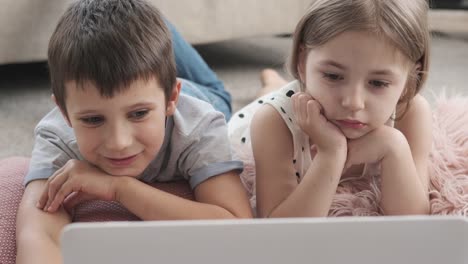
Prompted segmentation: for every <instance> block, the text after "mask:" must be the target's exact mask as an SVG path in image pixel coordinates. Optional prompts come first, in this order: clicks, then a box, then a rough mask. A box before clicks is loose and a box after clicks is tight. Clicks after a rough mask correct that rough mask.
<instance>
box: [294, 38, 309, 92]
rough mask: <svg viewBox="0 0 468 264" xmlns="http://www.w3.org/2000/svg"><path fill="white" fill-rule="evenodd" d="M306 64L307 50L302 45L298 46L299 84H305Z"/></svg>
mask: <svg viewBox="0 0 468 264" xmlns="http://www.w3.org/2000/svg"><path fill="white" fill-rule="evenodd" d="M306 63H307V50H306V48H305V46H304V45H302V44H301V45H300V46H299V51H298V53H297V66H296V67H297V73H298V75H299V79H300V81H301V83H303V84H305V81H306V80H305V76H306V74H305V72H306Z"/></svg>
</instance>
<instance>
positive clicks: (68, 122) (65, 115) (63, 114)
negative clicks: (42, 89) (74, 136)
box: [50, 94, 72, 127]
mask: <svg viewBox="0 0 468 264" xmlns="http://www.w3.org/2000/svg"><path fill="white" fill-rule="evenodd" d="M50 98H51V99H52V101H54V103H55V105H56V106H57V107H58V108H59V109H60V113H62V116H63V119H65V122H67V124H68V126H69V127H72V125H71V122H70V119H68V116H67V114H66V111H64V109H62V108H61V107H60V106H59V105H58V104H57V98H55V95H54V94H52V95H51V96H50Z"/></svg>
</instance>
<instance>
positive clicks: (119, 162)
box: [106, 154, 139, 167]
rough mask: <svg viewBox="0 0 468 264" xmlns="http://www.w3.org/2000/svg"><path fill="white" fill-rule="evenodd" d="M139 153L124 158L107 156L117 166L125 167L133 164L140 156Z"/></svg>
mask: <svg viewBox="0 0 468 264" xmlns="http://www.w3.org/2000/svg"><path fill="white" fill-rule="evenodd" d="M138 155H139V154H135V155H131V156H127V157H123V158H110V157H106V159H107V160H109V161H110V163H111V164H112V165H114V166H117V167H125V166H129V165H131V164H132V163H133V162H134V161H135V160H136V159H137V157H138Z"/></svg>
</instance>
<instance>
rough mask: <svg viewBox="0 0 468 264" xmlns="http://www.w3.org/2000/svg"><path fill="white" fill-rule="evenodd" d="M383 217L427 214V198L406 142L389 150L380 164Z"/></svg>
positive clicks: (394, 145)
mask: <svg viewBox="0 0 468 264" xmlns="http://www.w3.org/2000/svg"><path fill="white" fill-rule="evenodd" d="M381 206H382V208H383V211H384V214H386V215H408V214H428V213H429V211H430V205H429V196H428V192H427V190H425V187H424V185H423V184H422V182H421V180H420V178H419V176H418V172H417V170H416V167H415V164H414V161H413V157H412V155H411V149H410V147H409V145H408V142H407V141H406V139H404V138H401V140H400V142H398V144H392V146H390V148H389V151H388V154H387V155H386V156H385V157H384V159H383V160H382V200H381Z"/></svg>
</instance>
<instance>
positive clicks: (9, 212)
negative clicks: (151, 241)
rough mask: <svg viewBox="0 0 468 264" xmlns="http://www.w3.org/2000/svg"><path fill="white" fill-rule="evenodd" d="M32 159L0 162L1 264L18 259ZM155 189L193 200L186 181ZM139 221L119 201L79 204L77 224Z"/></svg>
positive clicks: (75, 213) (74, 215)
mask: <svg viewBox="0 0 468 264" xmlns="http://www.w3.org/2000/svg"><path fill="white" fill-rule="evenodd" d="M28 165H29V159H28V158H24V157H12V158H7V159H3V160H0V264H13V263H15V260H16V237H15V232H16V211H17V209H18V205H19V203H20V201H21V197H22V195H23V191H24V187H23V178H24V175H25V174H26V172H27V170H28ZM153 186H154V187H155V188H158V189H160V190H163V191H166V192H169V193H172V194H175V195H177V196H180V197H184V198H186V199H191V200H193V199H194V197H193V193H192V191H191V189H190V186H189V185H188V183H187V182H186V181H180V182H172V183H157V184H154V185H153ZM138 220H139V218H138V217H136V216H135V215H133V214H132V213H130V212H129V211H128V210H127V209H125V208H124V207H122V206H121V205H120V204H119V203H116V202H105V201H89V202H84V203H82V204H80V205H78V206H77V207H76V208H75V212H74V214H73V221H74V222H99V221H138Z"/></svg>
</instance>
